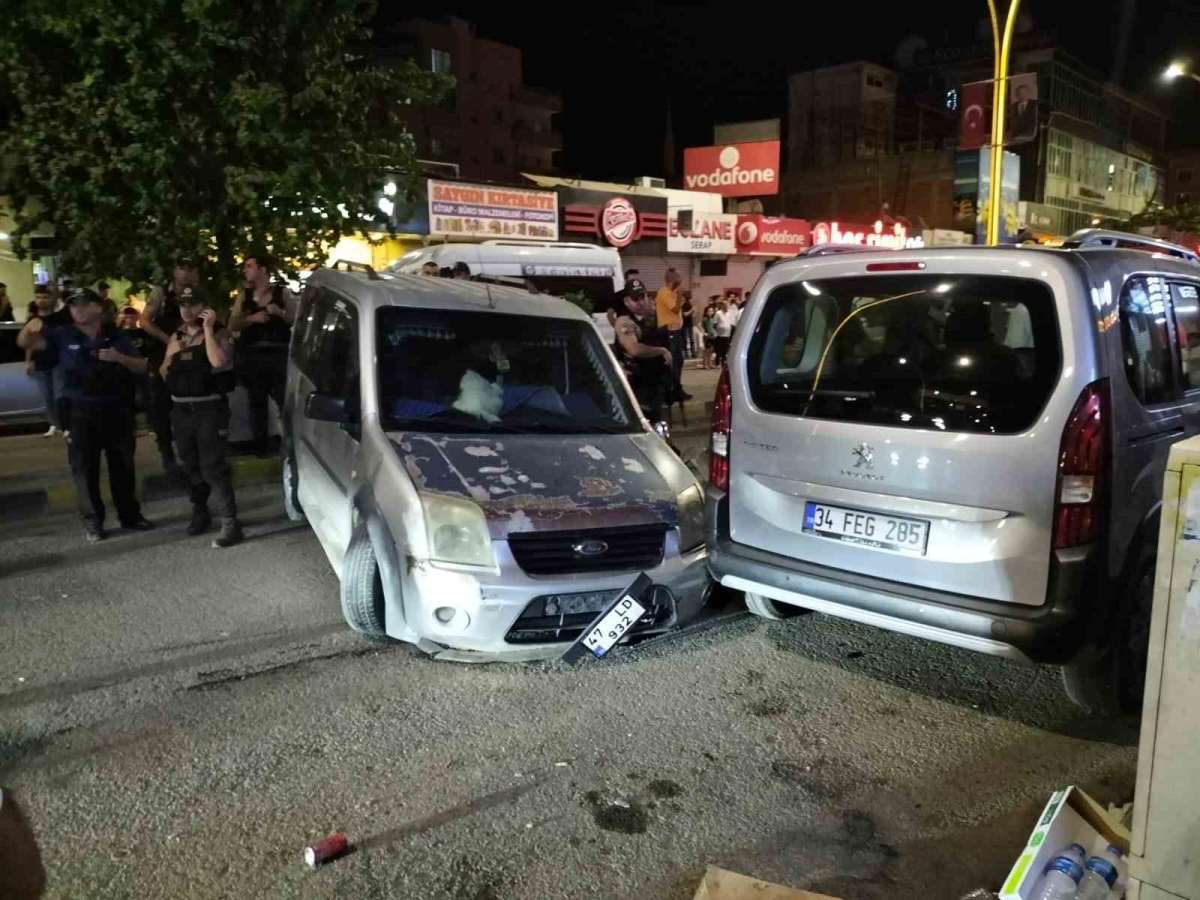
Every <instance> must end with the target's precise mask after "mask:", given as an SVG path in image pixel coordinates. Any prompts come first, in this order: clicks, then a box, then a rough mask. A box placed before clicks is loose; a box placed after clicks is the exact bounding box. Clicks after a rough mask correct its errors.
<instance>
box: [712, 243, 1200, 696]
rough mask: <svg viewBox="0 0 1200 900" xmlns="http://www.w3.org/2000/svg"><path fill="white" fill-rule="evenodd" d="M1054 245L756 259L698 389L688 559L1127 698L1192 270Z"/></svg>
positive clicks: (1198, 304)
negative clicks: (706, 389)
mask: <svg viewBox="0 0 1200 900" xmlns="http://www.w3.org/2000/svg"><path fill="white" fill-rule="evenodd" d="M1068 246H1070V247H1071V248H1072V249H1060V250H1051V249H1040V248H1027V247H995V248H986V247H979V248H970V247H955V248H945V249H927V250H912V251H897V252H888V253H878V252H876V253H870V254H854V253H845V254H840V255H837V256H829V257H824V258H807V259H798V260H794V261H790V262H785V263H779V264H777V265H775V266H773V267H771V268H770V269H769V270H768V271H767V272H766V274H765V275H764V276H763V278H762V280H761V281H760V282H759V284H758V285H757V286H756V288H755V291H754V295H753V297H752V299H751V301H750V303H749V305H748V307H747V309H746V312H745V314H744V317H743V319H742V324H741V327H739V329H738V334H737V337H736V340H735V342H734V346H733V348H732V352H731V354H730V358H729V366H728V370H727V372H725V373H724V374H723V376H722V378H721V380H720V382H719V384H718V388H717V397H716V401H715V404H714V409H715V415H714V422H713V434H712V447H711V451H712V452H711V457H710V464H711V471H710V484H709V488H708V495H707V510H706V513H707V530H708V535H709V566H710V569H711V571H712V573H713V576H714V577H715V578H716V579H717V580H718V581H720V583H721V584H723V585H726V586H727V587H730V588H734V589H737V590H741V591H744V592H745V596H746V603H747V605H748V606H749V608H750V609H751V611H753V612H755V613H757V614H759V615H761V616H766V617H770V618H780V617H784V616H787V615H794V614H795V613H797V612H798V611H800V610H801V609H807V610H815V611H818V612H823V613H828V614H830V615H835V616H840V617H843V618H846V619H851V620H854V621H858V622H863V623H867V624H871V625H876V626H879V627H882V628H887V629H891V630H894V631H899V632H903V633H906V634H910V635H915V636H918V637H923V638H927V639H930V640H935V641H942V642H944V643H947V644H953V645H956V646H959V647H966V648H969V649H972V650H977V651H981V652H984V653H991V654H996V655H999V656H1004V657H1009V658H1012V659H1021V660H1027V661H1033V662H1039V663H1049V664H1056V665H1061V666H1063V667H1064V668H1063V672H1064V680H1065V682H1066V686H1067V689H1068V693H1069V694H1070V695H1071V697H1072V699H1074V700H1075V701H1076V702H1078V703H1080V704H1081V705H1084V706H1086V707H1089V708H1092V709H1106V710H1111V709H1114V708H1117V707H1122V708H1126V709H1129V708H1134V707H1136V706H1137V704H1138V703H1139V700H1140V694H1141V690H1142V682H1143V677H1144V671H1145V654H1146V646H1147V635H1148V626H1149V612H1150V604H1151V601H1152V597H1153V583H1154V579H1153V572H1154V557H1155V551H1156V540H1157V532H1158V517H1159V508H1160V505H1161V491H1162V478H1163V473H1164V470H1165V465H1166V460H1167V453H1168V450H1169V448H1170V446H1171V444H1172V443H1174V442H1175V441H1177V440H1180V439H1181V438H1183V437H1185V436H1189V435H1192V434H1195V433H1197V431H1200V265H1198V264H1197V262H1196V256H1195V254H1192V253H1191V252H1190V251H1188V250H1186V249H1184V248H1181V247H1176V246H1174V245H1170V244H1166V243H1163V242H1159V241H1155V240H1153V239H1149V238H1144V237H1141V236H1139V235H1125V234H1120V233H1110V232H1100V231H1087V232H1083V233H1080V234H1079V235H1077V236H1076V237H1075V238H1074V239H1073V240H1072V241H1071V242H1070V243H1069V245H1068Z"/></svg>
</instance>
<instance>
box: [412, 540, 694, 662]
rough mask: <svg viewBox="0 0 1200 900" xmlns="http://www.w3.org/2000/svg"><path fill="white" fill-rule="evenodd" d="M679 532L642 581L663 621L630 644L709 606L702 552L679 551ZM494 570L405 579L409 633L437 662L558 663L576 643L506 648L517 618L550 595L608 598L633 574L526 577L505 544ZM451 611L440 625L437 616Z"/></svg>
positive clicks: (429, 572) (434, 571)
mask: <svg viewBox="0 0 1200 900" xmlns="http://www.w3.org/2000/svg"><path fill="white" fill-rule="evenodd" d="M676 534H677V532H675V531H669V532H668V533H667V539H666V547H665V550H666V552H665V555H664V558H663V560H662V561H661V562H660V563H659V565H657V566H655V567H654V568H652V569H648V570H646V573H645V574H646V575H647V576H648V577H649V578H650V580H651V581H652V582H653V583H654V585H655V588H656V590H657V591H658V592H659V593H658V595H657V599H658V600H660V601H662V602H664V603H665V604H666V606H665V607H664V611H665V612H666V613H667V614H665V615H663V616H661V617H659V618H658V620H657V622H656V623H655V624H653V625H642V626H640V627H637V628H635V629H634V630H632V631H631V632H630V635H629V636H630V637H634V636H643V635H648V634H655V633H659V632H663V631H668V630H670V629H672V628H674V627H676V626H678V625H683V624H686V623H687V622H689V621H691V620H692V619H694V618H695V617H696V616H697V615H698V614H699V612H700V610H701V609H702V608H703V606H704V604H705V602H706V601H707V599H708V594H709V588H710V584H711V582H710V581H709V577H708V568H707V566H706V565H705V560H706V558H707V553H706V551H705V548H704V546H703V545H701V546H699V547H697V548H695V549H692V550H686V551H680V550H679V547H678V541H677V539H676ZM493 547H494V550H495V552H496V556H497V560H498V562H499V564H500V572H499V574H498V575H489V576H476V575H472V574H467V573H462V572H451V571H447V570H445V569H439V568H437V567H436V566H431V565H428V564H425V565H420V566H417V567H416V568H415V569H414V570H413V571H412V572H411V573H410V578H411V579H412V581H411V584H410V589H411V592H410V593H408V594H407V595H406V598H405V606H406V613H407V623H406V624H407V625H408V627H409V628H411V629H412V630H413V631H415V632H416V637H417V641H416V643H417V646H418V647H420V648H421V649H422V650H424V651H425V652H426V653H429V654H430V655H432V656H434V657H435V658H437V659H443V660H450V661H455V662H493V661H507V662H521V661H530V660H544V659H553V658H555V657H558V656H561V655H562V654H563V653H564V652H565V651H566V649H567V647H569V646H570V645H571V643H573V641H574V640H575V638H574V637H569V638H565V639H557V640H554V639H552V640H549V641H546V642H537V641H534V640H529V639H523V640H520V641H515V640H510V638H509V636H510V632H512V631H513V629H514V627H515V626H517V624H518V620H519V619H521V616H522V613H523V612H525V610H526V609H527V607H529V605H530V604H531V603H533V602H534V601H535V600H537V599H538V598H541V597H546V596H548V595H564V594H566V595H569V594H582V593H589V594H590V593H598V592H611V593H612V594H614V595H615V594H616V593H617V592H618V591H621V590H623V589H625V588H627V587H629V585H630V584H631V583H632V582H633V580H634V579H635V578H636V577H637V576H638V574H639V573H638V572H624V573H621V572H617V573H607V572H598V573H591V574H580V575H556V576H540V577H539V576H531V575H527V574H525V573H524V572H523V571H521V569H520V566H518V565H517V563H516V560H515V559H514V558H513V557H512V555H511V553H510V551H509V550H508V545H507V543H506V542H503V541H497V542H494V544H493ZM439 608H440V609H452V610H454V615H453V616H452V617H450V618H449V621H446V622H443V621H441V620H439V618H438V616H437V611H438V609H439Z"/></svg>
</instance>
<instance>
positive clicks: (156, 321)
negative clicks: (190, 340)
mask: <svg viewBox="0 0 1200 900" xmlns="http://www.w3.org/2000/svg"><path fill="white" fill-rule="evenodd" d="M197 277H198V276H197V272H196V267H195V266H194V265H192V264H191V263H190V262H187V261H186V260H180V261H179V262H178V263H176V264H175V272H174V273H173V278H172V280H171V282H170V283H169V284H165V285H162V286H161V287H157V288H155V289H154V290H153V291H151V292H150V297H149V299H147V300H146V307H145V309H143V310H142V315H141V318H140V319H139V320H138V324H139V325H140V326H141V328H142V330H143V331H145V332H146V333H147V334H148V335H150V336H151V337H152V338H154V339H155V340H153V341H152V342H151V343H150V350H151V352H150V353H149V354H148V356H147V358H148V359H149V361H150V380H149V383H148V385H147V409H146V418H147V419H148V420H149V423H150V428H151V430H152V431H153V432H154V440H155V442H156V443H157V444H158V452H159V455H160V456H161V457H162V464H163V468H164V469H166V470H167V471H168V472H175V471H177V470H178V465H177V464H176V462H175V447H174V444H173V443H172V440H171V392H170V391H168V390H167V387H166V385H165V384H163V380H162V377H161V376H160V374H159V372H160V371H161V369H162V362H163V356H164V355H165V354H166V352H167V344H169V343H170V341H171V335H173V334H174V333H175V332H176V331H178V330H179V325H180V323H181V321H182V319H181V318H180V314H179V292H180V290H182V289H183V287H184V286H185V285H191V286H192V287H195V286H196V282H197Z"/></svg>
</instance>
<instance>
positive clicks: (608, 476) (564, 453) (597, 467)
mask: <svg viewBox="0 0 1200 900" xmlns="http://www.w3.org/2000/svg"><path fill="white" fill-rule="evenodd" d="M388 438H389V440H390V441H391V443H392V446H393V447H394V448H395V450H396V454H397V456H399V457H400V461H401V462H402V463H403V464H404V468H405V470H406V471H407V472H408V474H409V477H410V478H412V480H413V482H414V484H415V485H416V486H417V489H418V490H421V491H428V492H430V493H437V494H451V495H455V496H459V497H467V498H469V499H471V500H474V501H476V502H477V503H478V504H479V505H480V507H481V508H482V509H483V511H484V515H485V516H486V517H487V520H488V528H489V530H490V532H491V535H492V537H493V538H494V539H501V538H504V537H505V536H506V535H508V534H509V533H511V532H518V531H541V530H548V529H575V528H604V527H611V526H616V525H644V524H649V523H654V522H662V523H664V524H667V525H675V524H677V518H678V515H677V509H676V504H675V493H674V492H673V491H672V490H671V487H670V484H669V483H668V481H667V479H666V478H664V477H663V475H662V473H660V472H659V471H658V470H657V469H656V468H655V466H654V465H653V464H652V463H651V461H650V459H649V458H648V457H647V456H646V454H644V453H643V452H642V450H641V449H639V447H638V446H637V442H636V441H635V439H634V436H632V435H507V434H506V435H498V436H495V437H491V436H486V435H458V434H453V435H445V434H425V433H422V434H417V433H392V434H389V435H388Z"/></svg>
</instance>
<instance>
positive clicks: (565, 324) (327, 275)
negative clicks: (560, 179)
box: [283, 266, 709, 660]
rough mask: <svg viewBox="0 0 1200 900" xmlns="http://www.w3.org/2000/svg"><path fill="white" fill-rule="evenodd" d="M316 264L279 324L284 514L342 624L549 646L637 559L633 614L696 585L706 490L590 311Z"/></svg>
mask: <svg viewBox="0 0 1200 900" xmlns="http://www.w3.org/2000/svg"><path fill="white" fill-rule="evenodd" d="M359 268H360V269H361V271H334V270H330V269H321V270H318V271H317V272H315V273H314V274H313V275H312V276H311V277H310V278H309V279H308V281H307V283H306V286H305V290H304V294H303V296H302V298H301V302H300V309H299V312H298V315H297V319H296V325H295V328H294V331H293V335H292V345H291V350H290V360H289V366H288V383H287V393H286V398H285V403H284V409H283V426H284V438H283V457H284V458H283V487H284V500H285V504H286V507H287V510H288V514H289V516H291V517H292V518H294V519H296V520H302V519H307V521H308V523H309V524H310V525H311V526H312V529H313V531H314V532H315V533H316V535H317V538H318V540H319V541H320V544H321V547H322V549H323V550H324V552H325V555H326V556H327V557H328V559H329V563H330V565H331V566H332V567H333V570H334V571H335V572H336V573H337V575H338V577H339V579H340V581H341V599H342V612H343V614H344V615H345V618H346V620H347V622H348V623H349V624H350V625H351V627H353V628H355V629H357V630H359V631H361V632H364V633H367V634H372V635H379V636H383V635H387V636H390V637H392V638H396V639H399V640H404V641H410V642H412V643H415V644H417V645H418V646H419V647H421V648H422V649H424V650H426V651H427V652H429V653H431V654H434V655H436V656H438V657H440V658H446V659H458V660H486V659H536V658H545V657H550V656H554V655H557V654H560V653H562V652H563V650H564V649H565V646H566V645H567V644H568V643H569V642H571V641H573V640H575V639H576V638H577V637H578V636H579V635H580V634H581V633H582V631H583V629H584V627H585V626H586V625H587V624H589V623H590V622H591V621H592V620H593V619H595V618H596V616H597V614H598V613H599V612H600V611H601V610H602V609H603V608H604V607H605V606H606V605H608V603H609V602H610V601H611V600H613V599H615V598H616V596H617V593H618V592H619V591H620V590H622V589H623V588H625V587H628V585H629V584H630V582H631V581H632V580H633V578H634V577H635V576H636V575H637V574H638V573H639V572H643V571H644V572H646V573H647V574H648V575H649V576H650V578H651V579H652V581H653V582H654V588H653V590H652V596H651V597H649V598H648V600H647V603H648V612H647V613H646V615H645V616H643V617H642V619H641V620H640V621H639V622H638V624H637V625H636V626H635V631H638V632H642V633H647V632H652V631H657V630H664V629H668V628H670V627H672V626H674V625H675V624H677V623H680V622H683V621H686V620H688V619H689V618H691V617H693V616H694V615H695V614H696V613H697V612H698V611H699V610H700V608H701V606H702V605H703V602H704V600H705V598H706V592H707V589H708V586H709V581H708V574H707V570H706V568H705V548H704V533H703V525H704V499H703V494H702V492H701V488H700V485H699V483H698V482H697V480H696V478H695V476H694V475H693V474H692V473H691V471H690V470H689V469H688V468H687V467H686V466H685V465H684V464H683V462H682V461H681V460H680V459H679V457H678V456H676V455H675V453H674V452H672V450H671V449H670V448H669V447H668V445H667V443H666V442H665V441H664V440H663V438H661V437H660V436H659V435H658V434H657V433H656V432H655V431H654V430H653V429H652V428H651V427H650V425H649V424H648V423H647V422H646V420H645V419H644V417H643V416H642V415H641V413H640V411H639V410H638V408H637V406H636V405H635V402H634V400H633V395H632V394H631V392H630V391H629V388H628V386H627V385H626V383H625V380H624V378H623V376H622V374H621V372H620V368H619V367H618V366H617V365H616V363H615V361H614V359H613V357H612V353H611V351H610V350H609V348H608V347H607V346H605V345H604V344H603V342H602V341H601V339H600V337H599V335H598V334H597V332H596V329H595V327H594V326H593V325H592V323H591V321H590V320H589V319H588V317H587V316H586V315H585V314H584V313H583V312H582V311H581V310H579V309H578V308H577V307H575V306H573V305H572V304H570V303H567V302H566V301H564V300H561V299H558V298H555V297H550V296H547V295H544V294H530V293H527V292H525V291H519V290H514V289H510V288H504V287H497V286H494V285H487V284H478V283H473V282H469V281H456V280H451V279H443V278H427V277H421V276H414V275H394V276H392V277H390V278H381V277H379V276H378V275H376V274H375V272H373V271H372V270H370V269H369V268H368V267H365V266H360V267H359Z"/></svg>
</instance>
